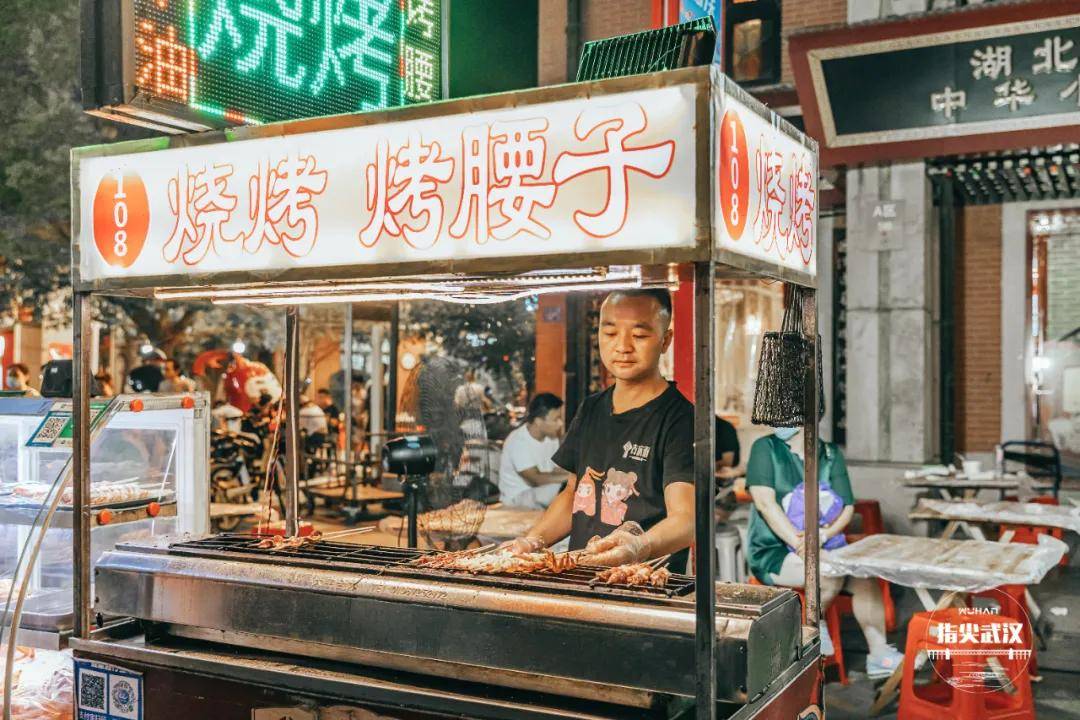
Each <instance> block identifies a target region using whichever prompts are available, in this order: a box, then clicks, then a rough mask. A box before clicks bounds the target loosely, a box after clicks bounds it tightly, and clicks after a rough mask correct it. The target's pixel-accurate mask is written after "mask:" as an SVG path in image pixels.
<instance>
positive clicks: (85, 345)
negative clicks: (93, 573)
mask: <svg viewBox="0 0 1080 720" xmlns="http://www.w3.org/2000/svg"><path fill="white" fill-rule="evenodd" d="M73 302H74V318H73V323H72V325H73V329H74V331H75V338H74V340H75V343H74V348H73V350H74V353H75V363H74V364H75V373H74V377H73V378H72V381H73V382H72V396H73V397H72V408H71V422H72V438H71V453H72V454H71V462H72V484H73V487H72V490H73V493H72V495H73V498H74V502H73V503H72V504H73V506H74V507H73V514H72V519H71V522H72V530H73V532H72V542H74V543H75V547H74V558H75V597H74V603H75V605H74V607H75V628H74V629H75V636H76V637H79V638H83V639H85V638H88V637H90V627H91V624H92V623H91V606H92V605H93V597H92V596H91V594H90V516H89V512H88V509H89V507H90V353H91V334H90V333H91V330H90V294H89V293H85V292H76V293H75V294H74V298H73Z"/></svg>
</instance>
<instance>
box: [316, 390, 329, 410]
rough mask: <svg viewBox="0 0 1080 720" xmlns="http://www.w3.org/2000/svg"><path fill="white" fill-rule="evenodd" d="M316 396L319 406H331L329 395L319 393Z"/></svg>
mask: <svg viewBox="0 0 1080 720" xmlns="http://www.w3.org/2000/svg"><path fill="white" fill-rule="evenodd" d="M316 398H317V399H316V402H317V403H319V407H321V408H328V407H330V396H329V395H327V394H326V393H319V394H318V395H317V396H316Z"/></svg>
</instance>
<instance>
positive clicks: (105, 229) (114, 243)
mask: <svg viewBox="0 0 1080 720" xmlns="http://www.w3.org/2000/svg"><path fill="white" fill-rule="evenodd" d="M149 227H150V203H149V201H148V200H147V197H146V187H145V186H144V185H143V181H142V178H140V177H139V176H138V175H137V174H135V173H132V172H129V173H124V174H122V175H121V174H117V173H109V174H108V175H106V176H105V177H104V178H102V180H101V182H100V183H98V188H97V193H95V194H94V244H95V245H96V246H97V249H98V252H99V253H101V257H102V258H104V260H105V262H106V263H108V264H109V265H112V266H113V267H121V268H127V267H131V265H132V264H133V263H134V262H135V261H136V260H137V259H138V257H139V253H140V252H142V249H143V244H144V243H145V242H146V231H147V229H148V228H149Z"/></svg>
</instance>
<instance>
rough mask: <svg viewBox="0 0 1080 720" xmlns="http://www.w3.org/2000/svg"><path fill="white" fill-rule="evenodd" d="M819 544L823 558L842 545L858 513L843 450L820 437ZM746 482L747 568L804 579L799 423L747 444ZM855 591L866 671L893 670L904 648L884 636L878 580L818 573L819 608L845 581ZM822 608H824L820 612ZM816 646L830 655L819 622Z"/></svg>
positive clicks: (779, 579) (772, 580) (769, 579)
mask: <svg viewBox="0 0 1080 720" xmlns="http://www.w3.org/2000/svg"><path fill="white" fill-rule="evenodd" d="M818 478H819V481H818V482H819V483H820V487H819V492H818V496H819V500H818V503H819V507H818V511H819V512H818V516H819V520H820V523H819V524H820V528H821V529H820V533H819V534H820V538H819V541H820V544H821V545H822V547H823V549H822V551H821V554H822V557H823V558H824V557H827V555H828V552H829V550H835V549H836V548H838V547H841V546H843V545H844V542H845V541H844V535H843V533H844V528H846V527H847V525H848V523H849V522H851V516H852V515H853V514H854V512H855V507H854V505H855V499H854V497H853V496H852V494H851V481H850V479H849V478H848V472H847V465H846V464H845V463H844V456H843V454H841V452H840V449H839V448H838V447H837V446H836V445H834V444H833V443H827V442H822V441H819V442H818ZM746 487H747V489H748V490H749V491H750V496H751V497H752V498H753V500H754V507H753V508H752V509H751V511H750V528H749V532H748V536H749V537H748V542H749V545H750V547H749V551H748V552H747V560H748V562H749V565H750V571H751V572H752V573H753V575H754V577H756V578H757V579H758V580H760V581H761V582H763V583H765V584H767V585H783V586H786V587H802V586H803V573H804V565H803V553H804V550H805V548H804V545H803V529H804V520H805V513H804V512H803V508H804V507H805V506H804V504H803V500H804V497H803V487H804V486H803V435H802V432H801V431H800V430H798V429H797V428H777V429H776V431H775V432H774V433H773V434H771V435H766V436H765V437H763V438H759V439H758V440H757V441H756V442H755V443H754V444H753V446H752V447H751V448H750V460H749V461H748V462H747V465H746ZM845 585H846V587H847V589H848V590H849V591H850V592H851V593H852V596H853V597H852V608H853V610H854V612H855V619H856V620H857V621H858V622H859V625H860V626H861V627H862V631H863V635H865V636H866V644H867V646H868V647H869V649H870V654H869V656H868V657H867V659H866V674H867V675H869V676H870V677H872V678H877V677H884V676H887V675H891V674H892V672H893V671H894V670H895V669H896V668H897V667H898V666H899V663H900V661H901V660H903V657H904V656H903V654H902V653H900V652H898V651H897V650H896V648H895V647H893V646H892V645H889V644H888V643H887V642H886V640H885V608H884V605H883V604H882V602H881V591H880V589H879V587H878V584H877V583H876V582H875V581H874V580H872V579H869V578H855V577H826V576H824V575H822V576H821V608H822V610H823V611H824V610H825V609H827V608H828V607H829V605H830V604H831V603H832V601H833V599H834V598H835V597H836V596H837V594H838V593H839V592H840V591H841V590H843V589H844V587H845ZM822 614H823V615H824V612H823V613H822ZM820 634H821V652H822V654H824V655H832V654H833V647H832V641H831V639H830V638H829V634H828V632H827V631H826V630H825V623H824V621H822V623H821V627H820Z"/></svg>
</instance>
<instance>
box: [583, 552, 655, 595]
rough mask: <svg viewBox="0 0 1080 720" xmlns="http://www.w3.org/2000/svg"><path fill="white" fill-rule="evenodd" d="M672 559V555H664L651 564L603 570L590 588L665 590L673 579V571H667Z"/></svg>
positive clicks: (635, 564) (650, 562) (591, 583)
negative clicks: (617, 587) (616, 586)
mask: <svg viewBox="0 0 1080 720" xmlns="http://www.w3.org/2000/svg"><path fill="white" fill-rule="evenodd" d="M670 557H671V556H670V555H664V556H663V557H659V558H656V559H655V560H650V561H649V562H643V563H631V564H627V565H618V566H616V567H612V568H607V569H606V570H601V571H600V572H598V573H596V576H595V577H594V578H593V579H592V580H590V581H589V586H590V587H595V586H596V585H599V584H601V583H602V584H605V585H629V586H631V587H639V586H644V585H649V586H651V587H654V588H659V589H663V588H664V587H666V586H667V583H668V580H670V579H671V571H670V570H668V569H667V560H668V558H670Z"/></svg>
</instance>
